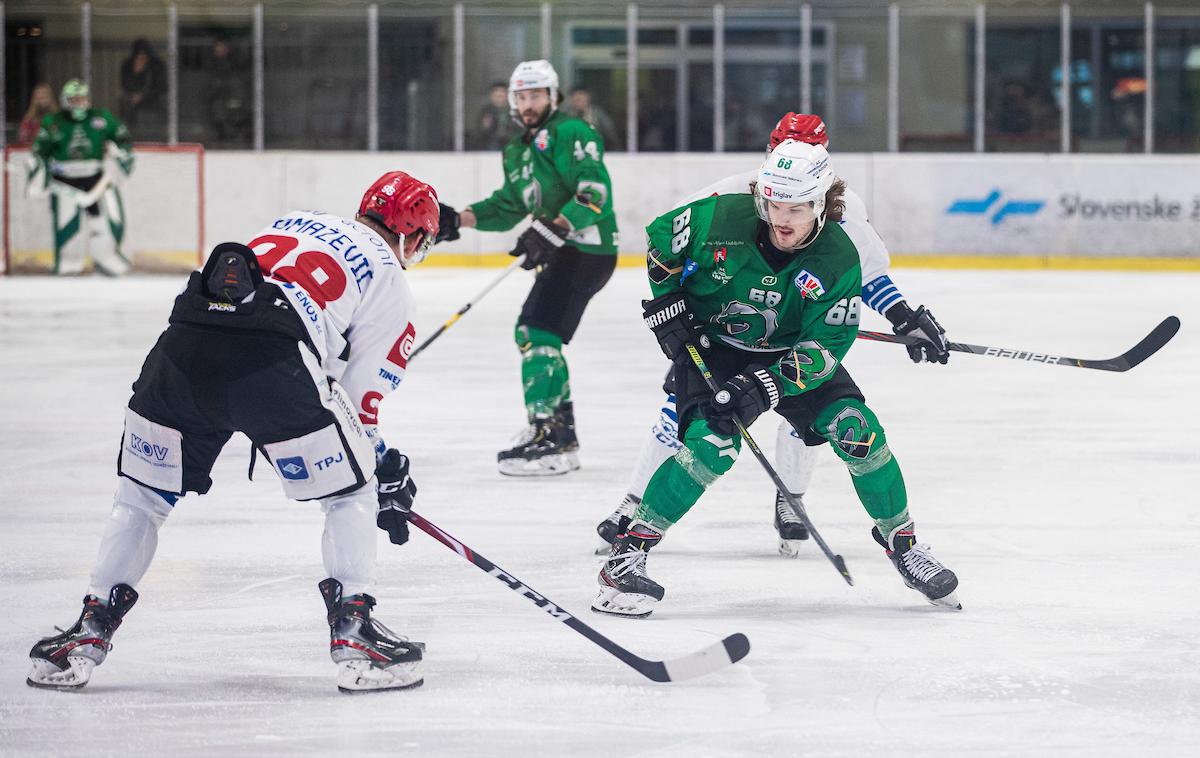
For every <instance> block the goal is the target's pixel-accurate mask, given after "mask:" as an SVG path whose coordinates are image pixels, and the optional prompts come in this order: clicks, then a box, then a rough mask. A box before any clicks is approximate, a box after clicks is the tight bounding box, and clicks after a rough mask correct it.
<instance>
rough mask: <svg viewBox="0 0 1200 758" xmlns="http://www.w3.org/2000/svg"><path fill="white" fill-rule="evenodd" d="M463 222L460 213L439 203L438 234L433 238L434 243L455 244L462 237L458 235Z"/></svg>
mask: <svg viewBox="0 0 1200 758" xmlns="http://www.w3.org/2000/svg"><path fill="white" fill-rule="evenodd" d="M461 222H462V220H461V219H460V218H459V217H458V211H456V210H454V209H453V208H451V207H450V206H448V205H446V204H445V203H438V233H437V236H436V237H434V238H433V241H434V243H438V242H453V241H454V240H456V239H458V238H459V237H461V236H462V235H461V234H459V233H458V226H459V224H460V223H461Z"/></svg>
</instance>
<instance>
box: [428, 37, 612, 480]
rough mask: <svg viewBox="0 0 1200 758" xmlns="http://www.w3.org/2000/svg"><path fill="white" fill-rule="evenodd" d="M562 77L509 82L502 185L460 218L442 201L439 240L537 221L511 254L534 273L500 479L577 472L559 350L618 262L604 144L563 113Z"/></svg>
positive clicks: (521, 69)
mask: <svg viewBox="0 0 1200 758" xmlns="http://www.w3.org/2000/svg"><path fill="white" fill-rule="evenodd" d="M558 100H559V96H558V74H557V73H555V71H554V68H553V67H552V66H551V65H550V63H549V62H547V61H544V60H536V61H525V62H523V63H521V64H520V65H518V66H517V68H516V70H514V71H513V74H512V77H511V78H510V79H509V83H508V103H509V107H510V108H511V109H512V115H513V118H514V119H515V120H516V121H517V122H518V123H519V124H520V125H521V127H522V129H523V131H522V133H521V134H520V135H519V136H517V137H514V138H513V139H512V140H511V141H509V143H508V144H507V145H505V147H504V153H503V162H504V185H503V186H502V187H501V188H500V189H498V190H496V191H495V192H493V193H492V195H491V196H490V197H488V198H486V199H484V200H480V201H479V202H477V203H473V204H471V205H469V206H468V207H467V208H465V209H463V211H462V212H461V213H458V212H456V211H455V210H454V209H453V208H451V207H450V206H447V205H443V206H442V208H441V210H442V213H441V217H440V219H439V228H440V232H439V234H438V241H442V240H454V239H458V236H459V234H458V229H459V228H460V227H472V226H473V227H475V228H477V229H479V230H481V231H507V230H508V229H511V228H513V227H514V226H516V225H517V224H518V223H519V222H520V221H522V220H523V219H524V218H525V217H526V216H532V217H533V222H532V223H531V224H530V226H529V228H528V229H527V230H526V231H525V232H523V233H522V234H521V236H520V238H518V240H517V245H516V247H515V248H513V250H512V251H511V253H510V254H511V255H514V256H524V258H523V259H522V263H521V266H522V268H526V269H537V271H538V273H537V279H536V280H535V282H534V285H533V289H531V290H530V292H529V296H528V297H527V298H526V299H525V304H524V305H523V306H522V308H521V315H520V316H519V317H518V318H517V324H516V333H515V337H516V342H517V347H518V348H519V349H520V351H521V381H522V385H523V391H524V396H525V413H526V416H527V419H528V422H529V423H528V426H527V427H526V428H525V429H524V430H523V431H522V432H521V434H519V435H518V437H517V439H516V441H515V442H516V444H515V445H514V446H513V447H512V448H511V449H508V450H503V451H501V452H500V453H499V454H498V455H497V456H496V458H497V464H498V465H499V468H500V473H502V474H507V475H509V476H549V475H556V474H566V473H568V472H570V471H572V470H574V469H577V468H579V454H578V450H579V441H578V439H577V438H576V435H575V415H574V406H573V404H572V402H571V385H570V382H569V377H568V372H567V361H566V358H565V357H564V356H563V346H564V345H566V344H567V343H569V342H570V341H571V338H572V337H573V336H574V335H575V330H576V329H577V328H578V326H579V322H580V320H581V318H582V317H583V312H584V310H585V309H586V308H587V304H588V302H589V301H590V300H591V299H592V297H593V296H594V295H595V294H596V293H597V292H599V291H600V289H601V288H602V287H604V285H605V284H606V283H607V282H608V280H609V278H611V277H612V272H613V269H614V268H615V267H616V265H617V221H616V216H615V215H614V213H613V204H612V183H611V182H610V180H609V177H608V170H607V169H606V168H605V167H604V141H603V140H602V139H601V138H600V135H599V134H598V133H597V132H596V130H595V129H593V128H592V127H591V126H589V125H588V123H587V122H586V121H583V120H582V119H578V118H572V117H570V116H568V115H566V114H565V113H563V112H561V111H559V110H558Z"/></svg>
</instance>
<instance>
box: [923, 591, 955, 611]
mask: <svg viewBox="0 0 1200 758" xmlns="http://www.w3.org/2000/svg"><path fill="white" fill-rule="evenodd" d="M925 599H926V600H928V601H929V604H930V605H933V606H936V607H938V608H948V609H950V610H952V611H961V610H962V603H960V602H958V593H957V592H951V593H950V594H949V595H946V596H945V597H939V598H938V599H936V600H934V599H933V598H931V597H927V598H925Z"/></svg>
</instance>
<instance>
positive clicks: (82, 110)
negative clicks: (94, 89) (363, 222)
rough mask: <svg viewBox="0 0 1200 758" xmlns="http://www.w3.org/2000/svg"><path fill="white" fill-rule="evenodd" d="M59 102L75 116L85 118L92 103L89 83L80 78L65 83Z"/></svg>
mask: <svg viewBox="0 0 1200 758" xmlns="http://www.w3.org/2000/svg"><path fill="white" fill-rule="evenodd" d="M59 102H61V103H62V107H63V109H64V110H67V111H70V113H71V116H72V117H73V118H75V119H81V118H83V117H84V116H85V115H86V114H87V111H88V108H90V107H91V105H92V103H91V99H90V97H89V91H88V86H87V83H85V82H83V81H81V80H79V79H72V80H70V81H68V82H67V83H66V84H64V85H63V88H62V95H61V96H60V97H59Z"/></svg>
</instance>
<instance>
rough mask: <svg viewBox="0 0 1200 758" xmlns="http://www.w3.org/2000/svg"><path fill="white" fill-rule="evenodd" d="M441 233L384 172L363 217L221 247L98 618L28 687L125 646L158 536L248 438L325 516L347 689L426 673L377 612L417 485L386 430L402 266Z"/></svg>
mask: <svg viewBox="0 0 1200 758" xmlns="http://www.w3.org/2000/svg"><path fill="white" fill-rule="evenodd" d="M437 229H438V202H437V195H436V193H435V192H434V190H433V188H432V187H430V186H429V185H427V184H424V183H422V182H419V181H417V180H416V179H413V178H412V177H411V176H409V175H408V174H405V173H403V172H399V171H393V172H390V173H387V174H385V175H383V176H382V177H381V178H380V179H378V180H377V181H376V182H375V183H373V184H372V185H371V187H370V188H369V189H368V190H367V192H366V194H364V195H363V198H362V201H361V203H360V204H359V209H358V214H357V215H356V216H355V217H354V218H353V219H349V218H342V217H339V216H335V215H331V214H328V213H319V212H315V211H294V212H292V213H288V214H286V215H284V216H283V217H282V218H279V219H277V220H276V221H274V223H272V224H270V225H269V226H267V227H266V228H265V229H263V230H262V231H261V232H260V233H259V234H257V235H256V236H255V237H254V238H253V239H251V240H250V241H249V244H248V245H243V244H241V243H236V242H226V243H222V244H221V245H218V246H217V247H216V248H215V249H214V250H213V253H212V255H211V256H210V258H209V260H208V263H207V264H206V265H205V267H204V269H203V271H197V272H193V273H192V275H191V277H190V278H189V281H188V285H187V287H186V288H185V289H184V291H183V292H182V293H181V294H180V295H179V297H178V298H176V300H175V305H174V308H173V310H172V312H171V317H170V326H169V327H168V328H167V330H166V331H165V332H163V334H162V336H161V337H160V338H159V340H158V343H157V344H156V345H155V346H154V348H153V349H152V350H151V351H150V354H149V355H148V356H147V357H146V361H145V363H144V364H143V366H142V371H141V374H140V376H139V377H138V379H137V381H136V382H135V383H134V385H133V396H132V397H131V398H130V400H129V404H128V407H127V408H126V410H125V432H124V436H123V438H122V443H121V450H120V455H119V458H118V464H117V472H118V480H117V491H116V496H115V502H114V505H113V509H112V514H111V515H110V517H109V521H108V524H107V526H106V529H105V533H104V537H103V539H102V541H101V544H100V554H99V557H98V559H97V561H96V563H95V565H94V567H93V569H92V575H91V583H90V586H89V588H88V592H87V595H86V596H85V597H84V601H83V612H82V614H81V615H80V617H79V620H78V621H77V622H76V623H75V625H74V626H72V627H70V628H69V629H67V630H66V631H64V632H62V633H61V634H58V635H56V636H53V637H48V638H45V639H43V640H41V641H39V642H38V643H37V644H36V645H34V647H33V649H32V650H31V651H30V657H31V659H32V661H33V668H32V671H31V672H30V674H29V678H28V683H29V684H30V685H32V686H36V687H51V688H58V689H74V688H79V687H82V686H83V685H85V684H86V683H87V682H88V680H89V678H90V676H91V673H92V669H93V668H94V667H95V666H97V665H99V664H100V663H103V662H104V659H105V657H106V655H107V654H108V652H109V650H111V649H112V636H113V633H114V632H115V631H116V629H117V627H118V626H119V625H120V624H121V621H122V618H123V617H124V616H125V614H126V613H127V612H128V611H129V609H130V608H131V607H132V606H133V604H134V603H135V602H136V601H137V599H138V593H137V592H136V590H134V586H135V585H136V584H137V583H138V581H139V580H140V579H141V578H142V576H143V575H144V574H145V573H146V571H147V569H148V568H149V566H150V562H151V560H152V559H153V557H154V553H155V549H156V547H157V544H158V530H159V528H160V527H161V526H162V524H163V523H164V522H165V520H166V518H167V516H168V515H170V513H171V511H172V510H173V509H174V507H175V506H176V505H177V504H178V503H179V502H180V500H181V498H182V497H183V496H184V495H185V494H186V493H187V492H196V493H199V494H204V493H205V492H207V491H208V489H209V487H211V486H212V479H211V478H210V477H209V475H210V472H211V470H212V466H213V463H214V462H215V461H216V458H217V455H218V454H219V453H220V451H221V448H222V447H223V446H224V445H225V443H226V442H228V440H229V438H230V436H231V435H232V434H233V432H235V431H240V432H242V433H244V434H245V435H246V436H247V437H249V438H250V440H251V442H252V443H253V445H254V449H255V450H257V451H259V452H261V453H262V454H263V455H264V456H265V458H266V460H267V461H269V462H270V464H271V466H272V467H273V468H274V469H275V471H276V473H277V474H278V475H279V477H280V482H281V483H282V485H283V490H284V493H285V494H286V495H287V496H288V497H289V498H292V499H294V500H316V501H318V502H319V503H320V505H321V510H322V511H323V512H324V514H325V531H324V535H323V537H322V544H321V547H322V557H323V559H324V564H325V572H326V574H327V575H328V578H326V579H325V580H323V581H321V582H320V583H319V584H318V588H319V589H320V591H321V594H322V596H323V598H324V600H325V605H326V609H327V612H328V615H327V620H328V622H329V628H330V654H331V656H332V658H333V660H334V662H335V663H336V664H337V667H338V674H337V683H338V687H339V689H342V690H343V691H351V692H354V691H363V690H381V689H399V688H406V687H414V686H417V685H419V684H421V682H422V681H423V679H422V675H421V672H420V663H421V659H422V651H423V649H424V645H423V644H422V643H418V642H412V641H409V640H407V639H405V638H403V637H400V636H398V635H396V634H394V633H393V632H391V631H390V630H388V629H387V627H385V626H383V625H382V624H380V623H379V621H377V620H376V619H374V618H373V617H372V614H371V611H372V608H373V606H374V605H375V599H374V598H373V597H372V596H371V595H370V591H371V588H372V584H373V582H374V569H375V549H376V532H375V529H376V527H379V528H381V529H384V530H385V531H387V532H388V535H389V537H390V539H391V541H392V542H394V543H396V544H403V543H404V542H405V541H407V539H408V513H409V510H410V509H411V507H412V501H413V497H414V495H415V494H416V485H415V484H413V482H412V479H411V478H410V477H409V473H408V459H407V458H406V457H405V456H403V455H401V454H400V453H399V452H397V451H396V450H395V449H394V448H389V447H388V446H387V444H386V443H385V442H384V441H383V439H382V438H381V436H380V435H379V432H378V426H377V423H378V418H377V415H378V409H379V402H380V401H381V400H382V399H383V398H384V396H386V395H387V394H388V393H390V392H391V391H392V390H394V389H395V388H396V387H397V386H398V385H399V384H400V382H401V380H402V379H403V377H404V372H405V368H406V364H407V362H408V355H409V353H410V352H411V350H412V346H413V340H414V337H415V332H414V330H413V326H412V315H413V314H412V294H411V292H410V291H409V288H408V284H407V283H406V282H405V278H404V272H403V269H404V268H405V267H407V266H410V265H413V264H415V263H417V262H419V261H421V260H422V259H423V258H424V257H425V255H426V253H427V251H428V249H429V247H430V245H432V243H433V240H434V237H435V236H436V234H437Z"/></svg>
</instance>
